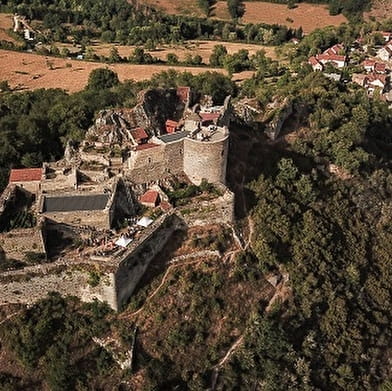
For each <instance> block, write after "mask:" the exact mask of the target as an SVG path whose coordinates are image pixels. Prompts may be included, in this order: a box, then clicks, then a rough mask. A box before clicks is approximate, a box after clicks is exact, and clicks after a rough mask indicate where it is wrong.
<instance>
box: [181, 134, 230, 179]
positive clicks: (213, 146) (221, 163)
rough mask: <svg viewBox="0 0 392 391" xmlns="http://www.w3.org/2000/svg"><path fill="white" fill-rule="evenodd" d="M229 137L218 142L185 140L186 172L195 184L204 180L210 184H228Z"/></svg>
mask: <svg viewBox="0 0 392 391" xmlns="http://www.w3.org/2000/svg"><path fill="white" fill-rule="evenodd" d="M228 150H229V135H228V134H227V135H226V136H225V137H224V138H222V139H221V140H218V141H212V142H211V141H210V142H204V141H198V140H193V139H190V138H186V139H185V140H184V172H185V174H186V175H187V176H188V178H189V179H190V180H191V181H192V182H193V183H195V184H200V182H201V181H202V179H203V178H205V179H207V181H208V182H210V183H218V182H220V183H226V167H227V155H228Z"/></svg>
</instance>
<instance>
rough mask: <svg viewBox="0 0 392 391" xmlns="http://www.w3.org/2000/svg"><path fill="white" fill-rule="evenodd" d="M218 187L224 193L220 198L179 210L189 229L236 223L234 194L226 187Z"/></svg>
mask: <svg viewBox="0 0 392 391" xmlns="http://www.w3.org/2000/svg"><path fill="white" fill-rule="evenodd" d="M217 186H218V189H219V190H220V191H221V193H222V195H221V196H220V197H218V198H215V199H213V200H208V201H201V202H198V203H192V204H191V205H190V206H188V205H187V206H183V207H180V208H177V211H178V214H179V215H180V216H181V218H182V219H183V220H184V221H185V223H186V225H187V226H188V227H193V226H199V225H205V224H211V223H214V224H233V223H234V221H235V216H234V193H233V192H232V191H230V190H229V189H228V188H227V187H226V186H224V185H217Z"/></svg>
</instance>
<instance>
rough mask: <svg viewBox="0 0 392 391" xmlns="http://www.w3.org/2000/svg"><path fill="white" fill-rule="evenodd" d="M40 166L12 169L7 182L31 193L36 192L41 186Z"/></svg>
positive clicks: (41, 174) (41, 172) (41, 171)
mask: <svg viewBox="0 0 392 391" xmlns="http://www.w3.org/2000/svg"><path fill="white" fill-rule="evenodd" d="M42 176H43V170H42V168H21V169H12V170H11V173H10V177H9V184H14V185H17V186H19V187H21V188H23V189H25V190H27V191H28V192H30V193H32V194H37V193H38V192H39V190H40V188H41V180H42Z"/></svg>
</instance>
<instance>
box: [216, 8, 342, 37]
mask: <svg viewBox="0 0 392 391" xmlns="http://www.w3.org/2000/svg"><path fill="white" fill-rule="evenodd" d="M244 4H245V15H244V16H243V17H242V22H243V23H267V24H281V25H286V26H287V27H293V28H299V27H302V28H303V30H304V32H305V33H310V32H312V31H313V30H315V29H317V28H322V27H326V26H330V25H334V26H338V25H340V24H341V23H344V22H347V19H346V18H345V17H344V16H343V15H336V16H331V15H330V14H329V11H328V9H327V8H326V6H325V5H317V4H306V3H299V4H298V5H297V8H294V9H288V8H287V5H285V4H273V3H265V2H262V1H245V2H244ZM215 13H216V16H217V17H219V18H225V17H227V16H226V15H227V5H226V2H225V1H219V2H218V3H217V5H216V11H215ZM288 19H290V20H288ZM291 20H292V21H291Z"/></svg>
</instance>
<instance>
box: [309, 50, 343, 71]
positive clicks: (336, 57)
mask: <svg viewBox="0 0 392 391" xmlns="http://www.w3.org/2000/svg"><path fill="white" fill-rule="evenodd" d="M344 51H345V47H344V46H343V45H342V44H336V45H334V46H332V47H330V48H328V49H327V50H325V51H324V52H323V53H322V54H317V55H316V56H312V57H310V58H309V60H308V64H310V65H311V66H312V68H313V70H314V71H322V70H323V69H324V66H325V65H327V64H330V65H332V66H334V67H335V68H339V69H341V68H344V67H345V65H346V62H347V56H346V55H344Z"/></svg>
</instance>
